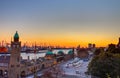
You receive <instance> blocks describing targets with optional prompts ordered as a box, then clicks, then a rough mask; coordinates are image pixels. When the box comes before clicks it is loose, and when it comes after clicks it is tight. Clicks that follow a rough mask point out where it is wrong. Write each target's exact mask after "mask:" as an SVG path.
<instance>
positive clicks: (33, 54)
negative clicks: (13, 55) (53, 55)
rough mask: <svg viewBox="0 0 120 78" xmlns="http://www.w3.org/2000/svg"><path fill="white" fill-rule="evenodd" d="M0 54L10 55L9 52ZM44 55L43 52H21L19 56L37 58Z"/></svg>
mask: <svg viewBox="0 0 120 78" xmlns="http://www.w3.org/2000/svg"><path fill="white" fill-rule="evenodd" d="M0 56H10V54H0ZM44 56H45V52H42V53H21V57H22V59H28V57H29V59H30V60H31V59H37V58H39V57H44Z"/></svg>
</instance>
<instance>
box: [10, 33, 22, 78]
mask: <svg viewBox="0 0 120 78" xmlns="http://www.w3.org/2000/svg"><path fill="white" fill-rule="evenodd" d="M20 50H21V42H20V41H19V35H18V32H17V31H16V33H15V35H14V41H11V56H10V63H9V76H8V77H9V78H20V60H21V59H20Z"/></svg>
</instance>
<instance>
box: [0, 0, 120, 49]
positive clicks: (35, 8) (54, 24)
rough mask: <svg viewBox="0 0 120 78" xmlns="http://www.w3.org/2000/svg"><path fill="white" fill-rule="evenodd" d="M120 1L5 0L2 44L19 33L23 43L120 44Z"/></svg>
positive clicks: (0, 32)
mask: <svg viewBox="0 0 120 78" xmlns="http://www.w3.org/2000/svg"><path fill="white" fill-rule="evenodd" d="M119 4H120V1H119V0H116V1H113V0H100V1H96V0H91V1H90V0H87V1H84V0H59V1H56V0H46V1H45V0H36V1H33V0H20V1H19V0H11V1H9V0H6V1H5V0H1V1H0V36H1V38H0V41H2V40H6V41H7V42H10V41H11V37H12V35H13V34H14V33H15V31H18V33H19V35H20V40H21V41H22V43H25V42H30V43H34V42H36V43H37V44H40V43H46V44H48V45H49V44H50V45H60V46H75V47H76V46H77V45H79V44H80V45H81V46H83V47H86V46H87V45H88V43H94V44H96V46H107V45H108V44H109V43H114V44H117V43H118V38H119V33H120V32H119V29H120V26H119V25H120V5H119Z"/></svg>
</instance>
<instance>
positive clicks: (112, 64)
mask: <svg viewBox="0 0 120 78" xmlns="http://www.w3.org/2000/svg"><path fill="white" fill-rule="evenodd" d="M114 50H115V48H114V47H112V48H110V47H109V49H108V50H107V52H104V51H103V50H102V51H101V52H100V54H98V55H96V56H94V57H93V59H92V61H91V62H90V63H89V66H88V72H89V73H90V74H91V75H93V76H97V77H100V78H107V75H106V74H108V75H110V77H111V78H117V76H119V77H120V54H114V53H112V51H114Z"/></svg>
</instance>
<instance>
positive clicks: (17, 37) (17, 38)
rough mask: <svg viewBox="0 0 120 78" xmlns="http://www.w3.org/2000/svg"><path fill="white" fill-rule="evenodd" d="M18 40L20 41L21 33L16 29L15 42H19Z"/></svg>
mask: <svg viewBox="0 0 120 78" xmlns="http://www.w3.org/2000/svg"><path fill="white" fill-rule="evenodd" d="M18 41H19V35H18V32H17V31H16V33H15V35H14V42H18Z"/></svg>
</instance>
